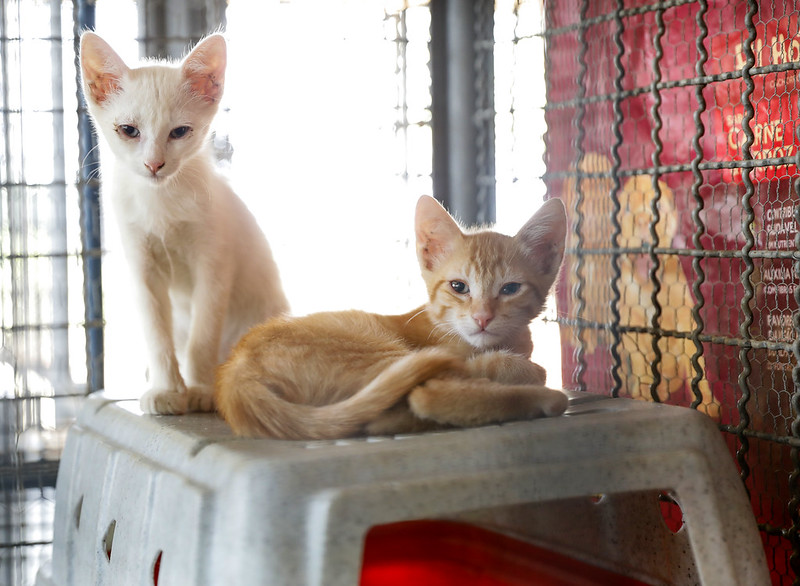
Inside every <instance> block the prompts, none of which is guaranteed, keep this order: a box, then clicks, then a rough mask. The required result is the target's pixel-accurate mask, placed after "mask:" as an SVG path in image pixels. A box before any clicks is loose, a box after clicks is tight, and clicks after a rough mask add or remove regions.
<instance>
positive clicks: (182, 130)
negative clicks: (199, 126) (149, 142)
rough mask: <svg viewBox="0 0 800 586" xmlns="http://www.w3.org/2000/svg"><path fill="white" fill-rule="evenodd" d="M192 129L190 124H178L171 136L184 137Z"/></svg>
mask: <svg viewBox="0 0 800 586" xmlns="http://www.w3.org/2000/svg"><path fill="white" fill-rule="evenodd" d="M190 130H191V127H190V126H178V127H177V128H173V129H172V131H171V132H170V133H169V137H170V138H183V137H184V136H186V135H187V134H189V131H190Z"/></svg>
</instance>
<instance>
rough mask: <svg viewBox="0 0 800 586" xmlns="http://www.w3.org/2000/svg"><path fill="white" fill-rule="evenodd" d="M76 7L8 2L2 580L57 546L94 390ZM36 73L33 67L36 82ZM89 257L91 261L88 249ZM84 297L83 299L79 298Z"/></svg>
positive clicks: (2, 152) (0, 265) (0, 400)
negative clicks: (72, 458)
mask: <svg viewBox="0 0 800 586" xmlns="http://www.w3.org/2000/svg"><path fill="white" fill-rule="evenodd" d="M72 11H73V6H72V3H71V2H62V1H61V0H49V1H44V0H43V1H41V2H20V1H14V0H11V1H8V2H3V3H2V6H0V116H1V118H0V313H1V317H0V321H1V323H0V328H1V329H2V348H0V582H3V583H4V584H18V583H24V582H25V580H27V579H30V577H31V576H32V575H33V572H34V571H35V569H36V567H38V565H39V563H40V562H41V561H42V559H43V558H44V557H45V556H46V554H47V552H48V551H49V544H50V542H51V540H52V527H51V517H52V513H53V500H54V497H53V490H54V489H53V487H54V486H55V480H56V474H57V470H58V458H59V455H60V450H61V447H62V445H63V439H64V435H65V433H66V427H67V425H68V424H69V423H70V422H71V421H72V419H73V418H74V416H75V413H76V410H77V407H78V404H79V401H80V398H81V397H82V396H83V395H84V394H85V392H86V390H87V384H86V381H87V361H86V331H87V327H97V326H101V323H100V322H96V323H94V324H89V323H87V321H86V319H85V305H84V298H83V295H82V294H81V293H80V292H81V291H82V286H83V283H84V274H83V268H84V264H85V260H86V258H87V255H89V256H91V255H97V254H99V251H97V250H94V251H88V250H86V249H84V248H83V247H82V244H81V222H80V209H81V193H80V192H79V190H78V189H77V186H76V184H75V182H74V180H73V178H74V177H75V176H76V175H77V171H78V165H79V159H78V151H77V149H78V138H77V119H76V111H77V91H76V84H75V79H74V78H75V75H74V71H75V69H74V50H73V46H72V43H71V42H70V41H71V39H72V28H73V14H72ZM30 72H36V75H31V74H30ZM85 253H86V254H85ZM76 292H77V294H76Z"/></svg>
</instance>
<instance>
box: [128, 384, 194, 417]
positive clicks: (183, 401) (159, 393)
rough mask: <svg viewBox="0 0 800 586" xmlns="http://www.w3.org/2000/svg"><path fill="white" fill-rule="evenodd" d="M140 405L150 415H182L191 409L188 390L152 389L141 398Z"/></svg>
mask: <svg viewBox="0 0 800 586" xmlns="http://www.w3.org/2000/svg"><path fill="white" fill-rule="evenodd" d="M139 407H141V409H142V411H144V412H145V413H149V414H150V415H181V414H183V413H186V412H187V411H188V410H189V396H188V393H186V392H180V391H171V390H165V389H150V390H149V391H147V392H146V393H145V394H144V395H142V397H141V398H140V399H139Z"/></svg>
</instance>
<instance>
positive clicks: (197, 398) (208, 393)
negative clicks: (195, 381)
mask: <svg viewBox="0 0 800 586" xmlns="http://www.w3.org/2000/svg"><path fill="white" fill-rule="evenodd" d="M186 394H187V400H188V403H187V406H188V409H189V411H193V412H200V413H211V412H213V411H214V388H213V387H210V386H208V385H194V386H191V387H189V388H188V389H186Z"/></svg>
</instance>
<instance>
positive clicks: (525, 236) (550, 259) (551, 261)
mask: <svg viewBox="0 0 800 586" xmlns="http://www.w3.org/2000/svg"><path fill="white" fill-rule="evenodd" d="M566 236H567V212H566V210H565V208H564V203H563V202H562V201H561V200H560V199H549V200H547V201H546V202H544V204H542V207H541V208H539V211H537V212H536V213H535V214H534V215H533V217H531V219H530V220H528V221H527V223H526V224H525V225H524V226H523V227H522V228H520V231H519V232H517V234H516V236H514V238H515V239H516V240H518V241H519V242H520V243H521V244H522V246H523V247H524V248H525V249H526V250H527V251H528V256H529V257H530V259H531V261H532V262H534V263H535V265H536V268H537V269H538V270H539V271H540V272H541V273H542V276H546V277H547V278H550V279H555V277H556V274H557V273H558V269H559V268H560V267H561V260H562V259H563V258H564V239H565V238H566Z"/></svg>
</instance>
